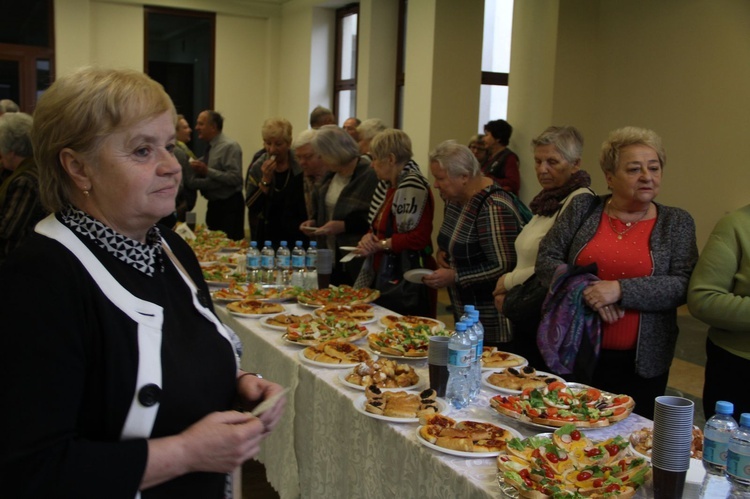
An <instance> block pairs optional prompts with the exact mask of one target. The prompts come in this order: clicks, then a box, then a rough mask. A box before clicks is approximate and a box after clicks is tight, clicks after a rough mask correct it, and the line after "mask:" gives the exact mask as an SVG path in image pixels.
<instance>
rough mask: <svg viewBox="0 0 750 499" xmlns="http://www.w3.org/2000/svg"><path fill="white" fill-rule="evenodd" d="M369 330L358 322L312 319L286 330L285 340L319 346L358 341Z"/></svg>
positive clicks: (290, 326) (288, 327) (292, 325)
mask: <svg viewBox="0 0 750 499" xmlns="http://www.w3.org/2000/svg"><path fill="white" fill-rule="evenodd" d="M366 334H367V328H366V327H365V326H363V325H361V324H359V323H358V322H353V321H345V320H335V319H312V320H310V321H306V322H300V323H299V324H291V325H289V326H287V328H286V334H285V335H284V339H286V340H287V341H290V342H292V343H298V344H300V345H317V344H319V343H324V342H326V341H330V340H339V341H357V340H359V339H361V338H364V337H365V335H366Z"/></svg>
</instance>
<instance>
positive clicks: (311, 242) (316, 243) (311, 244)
mask: <svg viewBox="0 0 750 499" xmlns="http://www.w3.org/2000/svg"><path fill="white" fill-rule="evenodd" d="M317 245H318V241H310V246H312V247H313V248H314V247H316V246H317Z"/></svg>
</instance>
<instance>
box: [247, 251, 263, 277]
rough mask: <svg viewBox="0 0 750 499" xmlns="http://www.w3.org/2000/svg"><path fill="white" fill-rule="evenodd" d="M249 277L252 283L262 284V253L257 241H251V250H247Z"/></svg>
mask: <svg viewBox="0 0 750 499" xmlns="http://www.w3.org/2000/svg"><path fill="white" fill-rule="evenodd" d="M247 276H248V279H249V281H250V282H261V278H260V251H258V242H257V241H250V249H248V250H247Z"/></svg>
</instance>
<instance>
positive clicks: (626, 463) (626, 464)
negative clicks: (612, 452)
mask: <svg viewBox="0 0 750 499" xmlns="http://www.w3.org/2000/svg"><path fill="white" fill-rule="evenodd" d="M617 465H618V466H619V467H620V469H622V471H625V470H626V469H627V467H628V462H627V461H625V460H624V459H620V462H619V463H617Z"/></svg>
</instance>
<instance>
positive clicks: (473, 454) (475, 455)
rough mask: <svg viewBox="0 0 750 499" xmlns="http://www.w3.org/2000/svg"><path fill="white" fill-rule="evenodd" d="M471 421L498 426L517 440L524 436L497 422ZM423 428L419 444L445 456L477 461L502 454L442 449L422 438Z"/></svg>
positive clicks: (418, 438) (418, 439)
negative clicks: (477, 459)
mask: <svg viewBox="0 0 750 499" xmlns="http://www.w3.org/2000/svg"><path fill="white" fill-rule="evenodd" d="M469 421H476V422H478V423H490V424H493V425H495V426H498V427H500V428H502V429H504V430H506V431H507V432H509V433H510V434H511V435H513V437H515V438H523V435H521V433H519V432H518V431H517V430H514V429H513V428H511V427H509V426H505V425H501V424H497V423H496V422H490V421H480V420H477V419H471V420H469ZM457 422H460V421H457ZM421 428H422V427H421V426H420V427H419V428H417V442H419V443H420V444H422V445H424V446H425V447H427V448H429V449H433V450H436V451H439V452H442V453H443V454H450V455H451V456H458V457H468V458H473V459H476V458H482V457H497V456H499V455H500V454H501V453H502V451H494V452H465V451H460V450H453V449H447V448H445V447H440V446H439V445H435V444H433V443H430V442H428V441H427V440H425V439H424V437H422V435H421V433H420V432H419V430H420V429H421ZM513 437H511V438H513ZM508 440H510V438H508Z"/></svg>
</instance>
